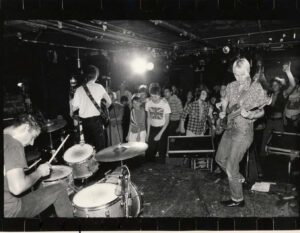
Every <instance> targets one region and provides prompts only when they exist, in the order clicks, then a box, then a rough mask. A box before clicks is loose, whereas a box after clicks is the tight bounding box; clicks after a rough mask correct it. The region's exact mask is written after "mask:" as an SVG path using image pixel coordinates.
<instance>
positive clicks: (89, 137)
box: [72, 65, 111, 152]
mask: <svg viewBox="0 0 300 233" xmlns="http://www.w3.org/2000/svg"><path fill="white" fill-rule="evenodd" d="M98 77H99V69H98V68H97V67H96V66H93V65H89V66H88V67H87V69H86V79H87V83H86V86H87V88H88V89H89V91H90V93H91V95H92V96H93V98H94V99H95V101H96V102H97V104H98V105H99V106H101V100H102V99H104V100H105V102H106V106H107V107H109V106H110V104H111V99H110V97H109V95H108V94H107V92H106V90H105V89H104V87H103V86H102V85H101V84H98V83H96V81H97V78H98ZM72 106H73V111H76V110H77V109H79V117H80V119H81V121H82V129H83V135H84V139H85V142H86V143H88V144H90V145H92V146H94V147H95V149H96V151H97V152H98V151H99V150H101V149H103V148H104V147H105V137H104V128H103V123H102V122H101V120H100V117H99V116H100V114H101V113H100V112H99V110H98V109H97V108H96V107H95V105H94V104H93V102H92V101H91V100H90V98H89V97H88V95H87V93H86V91H85V90H84V88H83V86H80V87H78V88H77V90H76V92H75V94H74V99H73V100H72Z"/></svg>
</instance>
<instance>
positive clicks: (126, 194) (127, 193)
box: [122, 165, 132, 217]
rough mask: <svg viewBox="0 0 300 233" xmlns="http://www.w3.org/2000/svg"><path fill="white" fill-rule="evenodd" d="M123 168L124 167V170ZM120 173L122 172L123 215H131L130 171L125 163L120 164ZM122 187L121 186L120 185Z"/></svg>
mask: <svg viewBox="0 0 300 233" xmlns="http://www.w3.org/2000/svg"><path fill="white" fill-rule="evenodd" d="M124 169H126V170H125V171H124ZM122 173H125V174H124V182H125V184H124V186H125V187H124V190H123V191H124V199H125V200H124V204H125V216H126V217H131V206H132V199H131V194H130V186H129V185H130V171H129V169H128V167H127V166H126V165H122ZM122 188H123V187H122Z"/></svg>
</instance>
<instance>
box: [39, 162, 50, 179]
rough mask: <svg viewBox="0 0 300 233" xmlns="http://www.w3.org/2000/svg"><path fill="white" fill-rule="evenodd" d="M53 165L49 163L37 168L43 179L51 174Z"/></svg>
mask: <svg viewBox="0 0 300 233" xmlns="http://www.w3.org/2000/svg"><path fill="white" fill-rule="evenodd" d="M50 168H51V165H50V164H49V163H43V164H41V165H40V166H38V168H37V172H38V173H39V174H40V175H41V176H42V177H43V176H48V175H49V174H50Z"/></svg>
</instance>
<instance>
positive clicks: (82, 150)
mask: <svg viewBox="0 0 300 233" xmlns="http://www.w3.org/2000/svg"><path fill="white" fill-rule="evenodd" d="M64 160H65V162H66V163H67V164H68V165H69V166H71V167H72V168H73V177H74V179H84V178H88V177H90V176H92V175H93V174H94V173H95V172H96V171H98V166H99V165H98V162H97V161H96V159H95V151H94V149H93V147H92V146H91V145H89V144H77V145H74V146H72V147H71V148H69V149H68V150H67V151H66V152H65V154H64Z"/></svg>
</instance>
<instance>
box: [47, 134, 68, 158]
mask: <svg viewBox="0 0 300 233" xmlns="http://www.w3.org/2000/svg"><path fill="white" fill-rule="evenodd" d="M69 136H70V134H68V136H67V137H66V138H65V140H64V141H63V142H62V143H61V144H60V146H59V147H58V148H57V150H56V151H55V153H54V154H53V155H52V157H51V159H50V160H49V161H48V163H49V164H50V163H51V162H52V160H53V159H54V158H55V156H56V155H57V153H58V152H59V150H60V149H61V148H62V146H63V145H64V144H65V142H66V141H67V140H68V138H69Z"/></svg>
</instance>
